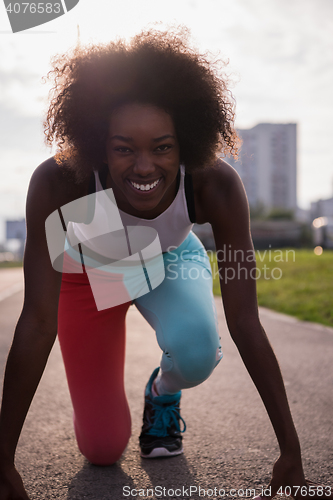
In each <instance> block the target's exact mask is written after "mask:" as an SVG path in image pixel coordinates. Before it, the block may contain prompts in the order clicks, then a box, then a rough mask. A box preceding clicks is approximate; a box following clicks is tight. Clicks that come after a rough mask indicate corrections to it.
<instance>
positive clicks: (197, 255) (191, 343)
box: [134, 233, 222, 394]
mask: <svg viewBox="0 0 333 500" xmlns="http://www.w3.org/2000/svg"><path fill="white" fill-rule="evenodd" d="M163 258H164V266H165V279H164V281H163V283H162V284H161V285H160V286H158V287H157V288H155V289H154V290H152V291H151V292H150V293H149V294H146V295H143V296H142V297H139V298H138V299H136V300H135V301H134V303H135V305H136V307H137V308H138V310H139V311H140V312H141V314H142V316H144V318H146V320H147V321H148V323H149V324H150V325H151V326H152V327H153V329H154V330H155V332H156V336H157V342H158V344H159V346H160V348H161V349H162V351H163V354H162V359H161V373H162V375H161V377H160V380H159V391H160V393H163V394H174V393H176V392H178V391H179V390H181V389H185V388H188V387H193V386H195V385H198V384H200V383H201V382H203V381H204V380H206V379H207V378H208V377H209V375H210V374H211V373H212V371H213V369H214V368H215V366H216V364H217V363H218V362H219V361H220V359H221V357H222V352H221V346H220V342H219V335H218V325H217V317H216V310H215V303H214V298H213V292H212V275H211V268H210V263H209V259H208V256H207V253H206V251H205V249H204V247H203V246H202V244H201V242H200V240H199V239H198V238H197V237H196V236H195V235H194V234H193V233H190V234H189V236H188V237H187V238H186V240H185V241H184V242H183V243H182V244H181V245H180V247H178V248H176V249H174V250H171V251H170V252H168V253H165V254H164V255H163Z"/></svg>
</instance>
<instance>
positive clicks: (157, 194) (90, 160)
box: [0, 31, 313, 500]
mask: <svg viewBox="0 0 333 500" xmlns="http://www.w3.org/2000/svg"><path fill="white" fill-rule="evenodd" d="M52 74H53V77H54V82H55V84H54V88H53V95H52V99H51V101H50V107H49V111H48V115H47V119H46V122H45V133H46V137H47V140H48V142H49V143H50V144H52V143H53V141H55V142H56V143H57V145H58V153H57V154H56V156H55V157H53V158H50V159H48V160H46V161H45V162H44V163H43V164H41V165H40V166H39V167H38V168H37V169H36V171H35V172H34V174H33V176H32V179H31V183H30V188H29V193H28V200H27V243H26V250H25V256H24V272H25V299H24V307H23V311H22V314H21V316H20V319H19V321H18V324H17V327H16V332H15V336H14V341H13V344H12V347H11V350H10V354H9V357H8V362H7V367H6V374H5V383H4V392H3V403H2V412H1V421H0V439H1V442H0V498H1V500H9V499H14V498H15V499H17V498H21V499H25V500H26V499H27V498H28V496H27V494H26V492H25V490H24V487H23V484H22V481H21V478H20V476H19V474H18V472H17V471H16V469H15V465H14V455H15V449H16V445H17V442H18V439H19V435H20V432H21V428H22V425H23V422H24V419H25V416H26V414H27V411H28V408H29V405H30V403H31V400H32V398H33V395H34V393H35V391H36V388H37V386H38V383H39V380H40V378H41V375H42V373H43V370H44V367H45V364H46V362H47V358H48V355H49V353H50V350H51V348H52V345H53V342H54V340H55V337H56V335H57V333H58V336H59V341H60V346H61V351H62V356H63V360H64V364H65V369H66V375H67V379H68V385H69V390H70V394H71V399H72V403H73V409H74V427H75V434H76V438H77V443H78V446H79V449H80V450H81V452H82V453H83V455H85V456H86V457H87V459H88V460H89V461H90V462H92V463H93V464H97V465H107V464H112V463H114V462H115V461H117V460H118V459H119V458H120V456H121V455H122V453H123V451H124V449H125V447H126V444H127V442H128V439H129V437H130V432H131V419H130V412H129V407H128V403H127V399H126V395H125V392H124V356H125V352H124V351H125V317H126V312H127V310H128V307H129V306H130V305H131V304H134V305H135V306H136V307H137V308H138V310H139V311H140V313H141V314H142V315H143V316H144V318H146V320H147V321H148V323H149V324H150V325H151V326H152V327H153V328H154V330H155V331H156V336H157V341H158V344H159V346H160V348H161V351H162V357H161V363H160V366H159V367H158V368H156V369H155V370H154V372H153V373H152V375H151V377H150V379H149V381H148V384H147V386H146V390H145V403H144V404H145V406H144V416H143V426H142V432H141V435H140V442H139V444H140V449H141V455H142V456H143V457H147V458H155V457H160V456H174V455H178V454H180V453H182V452H183V446H182V433H183V432H184V431H185V428H186V426H185V422H184V421H183V419H182V417H181V416H180V399H181V391H182V389H188V388H191V387H194V386H196V385H198V384H200V383H202V382H203V381H204V380H206V379H207V378H208V377H209V376H210V374H211V373H212V371H213V370H214V368H215V367H216V365H217V364H218V363H219V362H220V360H221V358H222V351H221V346H220V341H219V335H218V328H217V322H216V311H215V307H214V300H213V295H212V276H211V269H210V263H209V259H208V256H207V253H206V251H205V249H204V247H203V246H202V244H201V242H200V241H199V240H198V238H197V237H196V236H195V235H194V234H193V232H192V231H191V228H192V225H193V223H194V222H197V223H199V224H202V223H206V222H209V223H210V224H211V225H212V228H213V232H214V237H215V243H216V248H217V250H219V249H223V248H225V247H224V245H230V246H231V247H232V248H233V249H234V250H242V251H244V252H251V251H253V246H252V241H251V236H250V230H249V213H248V203H247V199H246V195H245V192H244V188H243V185H242V182H241V181H240V179H239V177H238V175H237V173H236V172H235V171H234V170H233V169H232V168H231V167H230V166H229V165H228V164H227V163H226V162H224V161H222V160H221V159H218V157H219V156H220V154H221V153H224V154H231V155H234V154H236V153H237V134H236V132H235V130H234V126H233V120H234V110H233V101H232V98H231V95H230V92H229V91H228V88H227V83H226V80H225V79H224V77H223V74H222V73H220V72H219V71H218V70H217V69H216V65H215V64H214V65H213V64H211V63H210V62H209V61H208V60H207V58H206V56H203V55H201V54H200V53H198V52H197V51H196V50H194V49H192V48H191V47H190V45H189V44H188V42H187V38H186V36H185V35H183V34H181V33H176V34H175V33H172V32H169V33H159V32H154V31H151V32H143V33H141V34H140V35H138V36H136V37H134V38H133V39H132V41H131V42H130V43H128V44H125V43H124V42H121V41H118V42H116V43H110V44H109V45H106V46H92V47H89V48H79V49H76V50H75V51H74V52H73V53H71V54H66V55H64V56H62V57H60V58H58V60H57V61H56V62H55V64H54V70H53V73H52ZM236 265H237V263H235V262H232V261H227V262H223V263H220V268H221V271H222V272H221V276H223V275H224V273H223V268H222V266H225V267H228V268H232V267H233V266H234V267H235V268H236ZM243 266H247V268H248V271H249V272H248V279H246V277H245V275H244V274H242V276H240V277H239V278H238V279H233V280H229V281H228V282H227V283H225V282H224V281H223V280H221V291H222V297H223V305H224V309H225V314H226V318H227V323H228V327H229V330H230V333H231V335H232V338H233V339H234V341H235V343H236V345H237V347H238V350H239V352H240V355H241V357H242V359H243V361H244V363H245V365H246V368H247V370H248V372H249V374H250V376H251V377H252V379H253V381H254V383H255V385H256V387H257V389H258V391H259V393H260V396H261V398H262V400H263V402H264V405H265V407H266V409H267V412H268V415H269V418H270V419H271V422H272V425H273V427H274V430H275V433H276V437H277V440H278V443H279V446H280V450H281V455H280V457H279V459H278V460H277V462H276V464H275V466H274V470H273V474H272V480H271V486H272V495H274V494H275V493H276V492H277V490H278V488H279V487H281V486H282V487H285V486H287V485H288V486H291V487H293V486H305V487H306V485H307V484H308V483H307V482H306V481H305V478H304V474H303V468H302V461H301V454H300V446H299V441H298V437H297V433H296V431H295V428H294V425H293V421H292V417H291V414H290V410H289V406H288V402H287V398H286V394H285V390H284V385H283V381H282V378H281V374H280V370H279V367H278V364H277V361H276V358H275V356H274V354H273V351H272V349H271V347H270V344H269V342H268V340H267V337H266V335H265V333H264V331H263V328H262V326H261V324H260V321H259V318H258V308H257V299H256V286H255V280H254V279H252V278H251V276H255V273H251V272H250V271H251V270H252V269H253V267H254V266H255V260H254V259H253V261H252V262H251V261H250V260H249V261H248V262H245V263H244V264H243ZM235 274H236V273H235ZM302 491H303V492H304V490H302ZM302 498H304V496H303V497H302ZM312 498H313V497H312Z"/></svg>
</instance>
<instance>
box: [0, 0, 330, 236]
mask: <svg viewBox="0 0 333 500" xmlns="http://www.w3.org/2000/svg"><path fill="white" fill-rule="evenodd" d="M150 23H158V24H157V26H161V27H165V26H166V25H168V24H170V23H172V24H173V25H184V26H186V27H188V28H189V29H190V31H191V37H192V40H193V44H194V45H195V46H196V47H198V48H199V49H200V50H201V51H205V52H206V51H209V52H211V53H212V54H213V55H214V57H221V58H222V59H224V60H228V61H229V64H228V66H227V68H226V72H227V73H228V75H229V77H230V79H231V82H232V92H233V95H234V97H235V100H236V126H237V127H238V128H249V127H252V126H254V125H256V124H257V123H261V122H271V123H291V122H292V123H295V122H296V123H297V124H298V190H297V194H298V204H299V206H300V207H302V208H308V207H309V205H310V202H311V201H316V200H318V199H319V198H329V197H331V196H332V191H333V148H332V138H333V120H332V116H333V2H332V0H168V1H167V2H166V1H164V0H163V1H162V0H121V1H119V0H117V1H116V0H105V1H101V0H80V1H79V3H78V5H77V6H76V7H74V8H73V9H72V10H71V11H69V12H68V13H67V14H65V15H63V16H61V17H59V18H57V19H55V20H53V21H51V22H49V23H47V24H44V25H41V26H39V27H36V28H32V29H30V30H26V31H24V32H20V33H15V34H13V33H12V32H11V28H10V24H9V20H8V18H7V14H6V11H5V8H4V5H3V3H2V2H1V4H0V179H1V180H0V219H2V220H4V219H5V218H11V219H15V218H20V217H23V216H24V210H25V197H26V192H27V188H28V184H29V179H30V177H31V174H32V172H33V171H34V169H35V168H36V167H37V166H38V165H39V164H40V163H41V162H42V161H44V160H45V159H46V158H48V157H49V156H52V154H54V150H50V149H49V148H46V146H45V145H44V139H43V131H42V122H43V119H44V116H45V111H46V109H47V95H48V91H49V86H48V84H45V83H43V80H42V79H43V76H45V75H46V74H47V72H48V71H49V69H50V59H51V57H52V56H53V55H55V54H57V53H63V52H66V51H67V50H68V49H70V48H72V47H73V46H75V44H76V43H77V37H78V26H79V32H80V40H81V43H83V44H85V43H94V42H105V43H106V42H108V41H109V40H113V39H115V38H119V37H121V38H126V39H128V38H130V37H131V36H133V35H134V34H136V33H138V32H140V31H141V29H143V28H145V27H147V26H148V24H150ZM0 226H1V224H0ZM2 232H3V229H1V227H0V241H1V240H2V236H3V233H2Z"/></svg>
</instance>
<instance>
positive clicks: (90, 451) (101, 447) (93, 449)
mask: <svg viewBox="0 0 333 500" xmlns="http://www.w3.org/2000/svg"><path fill="white" fill-rule="evenodd" d="M130 435H131V433H130V432H129V433H128V435H127V436H124V437H123V438H122V439H119V437H118V436H117V435H116V436H112V438H111V439H110V438H109V439H108V438H106V439H105V438H104V439H101V440H98V441H97V440H94V441H91V442H88V441H86V442H85V443H79V442H78V446H79V449H80V451H81V453H82V454H83V455H84V456H85V457H86V459H87V460H88V461H89V462H90V463H92V464H94V465H104V466H105V465H113V464H114V463H116V462H117V460H119V459H120V457H121V456H122V454H123V453H124V451H125V449H126V446H127V444H128V441H129V438H130Z"/></svg>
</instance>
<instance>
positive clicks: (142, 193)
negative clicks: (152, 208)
mask: <svg viewBox="0 0 333 500" xmlns="http://www.w3.org/2000/svg"><path fill="white" fill-rule="evenodd" d="M161 180H162V177H159V178H158V179H153V180H150V181H149V182H142V180H141V181H136V180H134V179H127V183H128V184H129V186H130V187H131V189H132V190H133V191H134V192H135V193H137V194H139V195H140V196H147V195H149V194H151V193H154V192H155V191H156V190H157V189H158V187H159V185H160V184H161ZM156 181H159V182H158V183H157V185H156V186H155V187H153V188H152V189H149V190H148V191H141V189H136V188H135V187H134V186H133V185H132V182H135V183H136V184H144V185H147V184H153V183H154V182H156Z"/></svg>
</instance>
